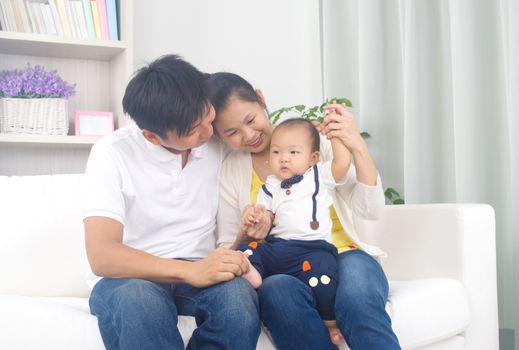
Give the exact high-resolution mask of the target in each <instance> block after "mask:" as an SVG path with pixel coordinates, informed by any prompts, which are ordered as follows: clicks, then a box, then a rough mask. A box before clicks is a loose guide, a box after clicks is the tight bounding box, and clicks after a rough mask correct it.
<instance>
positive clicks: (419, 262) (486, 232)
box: [358, 204, 498, 349]
mask: <svg viewBox="0 0 519 350" xmlns="http://www.w3.org/2000/svg"><path fill="white" fill-rule="evenodd" d="M358 224H359V229H360V231H361V232H362V233H363V235H364V236H365V237H366V238H367V240H368V242H370V243H373V244H376V245H378V246H379V247H381V248H382V249H383V250H384V251H386V252H387V253H388V257H387V258H386V259H383V261H382V265H383V267H384V270H385V271H386V274H387V275H388V278H389V279H390V280H409V279H422V278H435V277H443V278H445V277H446V278H453V279H457V280H459V281H461V282H462V283H463V285H464V286H465V289H466V291H467V295H468V299H469V303H470V309H471V321H470V326H469V328H468V329H467V331H466V332H465V333H466V334H465V336H466V340H467V344H466V348H467V349H495V348H496V346H497V344H498V319H497V278H496V242H495V219H494V210H493V209H492V207H491V206H489V205H486V204H418V205H395V206H386V208H385V209H384V214H383V215H382V218H381V219H380V220H377V221H371V222H370V221H362V222H359V223H358Z"/></svg>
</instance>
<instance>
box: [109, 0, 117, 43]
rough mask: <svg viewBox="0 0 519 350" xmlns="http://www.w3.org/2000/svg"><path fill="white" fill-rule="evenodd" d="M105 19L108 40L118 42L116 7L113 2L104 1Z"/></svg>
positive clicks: (113, 0) (110, 0) (111, 0)
mask: <svg viewBox="0 0 519 350" xmlns="http://www.w3.org/2000/svg"><path fill="white" fill-rule="evenodd" d="M106 18H107V20H108V34H109V37H110V40H119V34H118V30H117V7H116V5H115V0H106Z"/></svg>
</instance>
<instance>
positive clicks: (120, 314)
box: [90, 278, 260, 350]
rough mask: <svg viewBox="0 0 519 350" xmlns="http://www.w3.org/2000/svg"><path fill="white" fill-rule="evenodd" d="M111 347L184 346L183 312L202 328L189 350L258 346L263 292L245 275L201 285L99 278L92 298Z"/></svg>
mask: <svg viewBox="0 0 519 350" xmlns="http://www.w3.org/2000/svg"><path fill="white" fill-rule="evenodd" d="M90 310H91V312H92V314H93V315H95V316H97V318H98V324H99V329H100V331H101V336H102V338H103V342H104V344H105V346H106V348H107V349H109V350H110V349H153V350H159V349H184V343H183V341H182V337H181V336H180V332H179V330H178V328H177V320H178V315H190V316H194V317H195V320H196V323H197V325H198V328H197V329H196V330H195V331H194V332H193V335H192V336H191V339H190V340H189V343H188V346H187V348H188V349H193V350H194V349H204V350H205V349H255V348H256V343H257V341H258V337H259V334H260V320H259V305H258V298H257V294H256V292H255V291H254V289H253V288H252V287H251V286H250V284H249V283H248V282H247V281H245V280H244V279H242V278H235V279H234V280H232V281H229V282H224V283H219V284H217V285H214V286H211V287H208V288H205V289H198V288H194V287H191V286H189V285H186V284H173V285H171V284H160V283H155V282H150V281H147V280H141V279H110V278H103V279H102V280H101V281H99V282H98V283H97V284H96V286H95V287H94V289H93V290H92V295H91V296H90Z"/></svg>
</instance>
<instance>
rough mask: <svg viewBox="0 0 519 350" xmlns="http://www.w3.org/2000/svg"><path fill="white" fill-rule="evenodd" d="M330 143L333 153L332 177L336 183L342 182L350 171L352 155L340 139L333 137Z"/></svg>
mask: <svg viewBox="0 0 519 350" xmlns="http://www.w3.org/2000/svg"><path fill="white" fill-rule="evenodd" d="M330 142H331V144H332V152H333V160H332V175H333V179H334V180H335V182H340V181H341V180H342V179H344V177H345V176H346V174H348V170H349V169H350V164H351V154H350V151H349V150H348V148H346V146H345V145H344V143H342V141H341V140H340V139H339V138H338V137H332V139H331V140H330Z"/></svg>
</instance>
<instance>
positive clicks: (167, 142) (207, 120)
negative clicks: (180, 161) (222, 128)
mask: <svg viewBox="0 0 519 350" xmlns="http://www.w3.org/2000/svg"><path fill="white" fill-rule="evenodd" d="M214 117H215V111H214V108H213V106H210V108H209V110H208V112H207V114H206V115H205V116H204V117H203V118H202V119H200V120H199V121H198V122H197V123H196V124H195V125H194V126H193V128H192V129H191V131H190V132H189V133H188V134H187V135H184V136H178V135H177V133H176V132H174V131H169V130H168V131H167V132H166V138H162V137H160V136H158V135H156V134H153V139H154V140H150V138H149V137H147V136H146V134H145V137H146V138H147V139H148V140H149V141H150V142H152V143H154V144H160V145H161V146H162V147H164V148H166V149H167V150H168V151H170V152H173V153H181V152H183V151H186V150H189V149H192V148H196V147H199V146H201V145H203V144H204V143H206V142H207V141H209V139H210V138H211V136H212V135H213V127H212V125H211V123H212V122H213V120H214Z"/></svg>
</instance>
